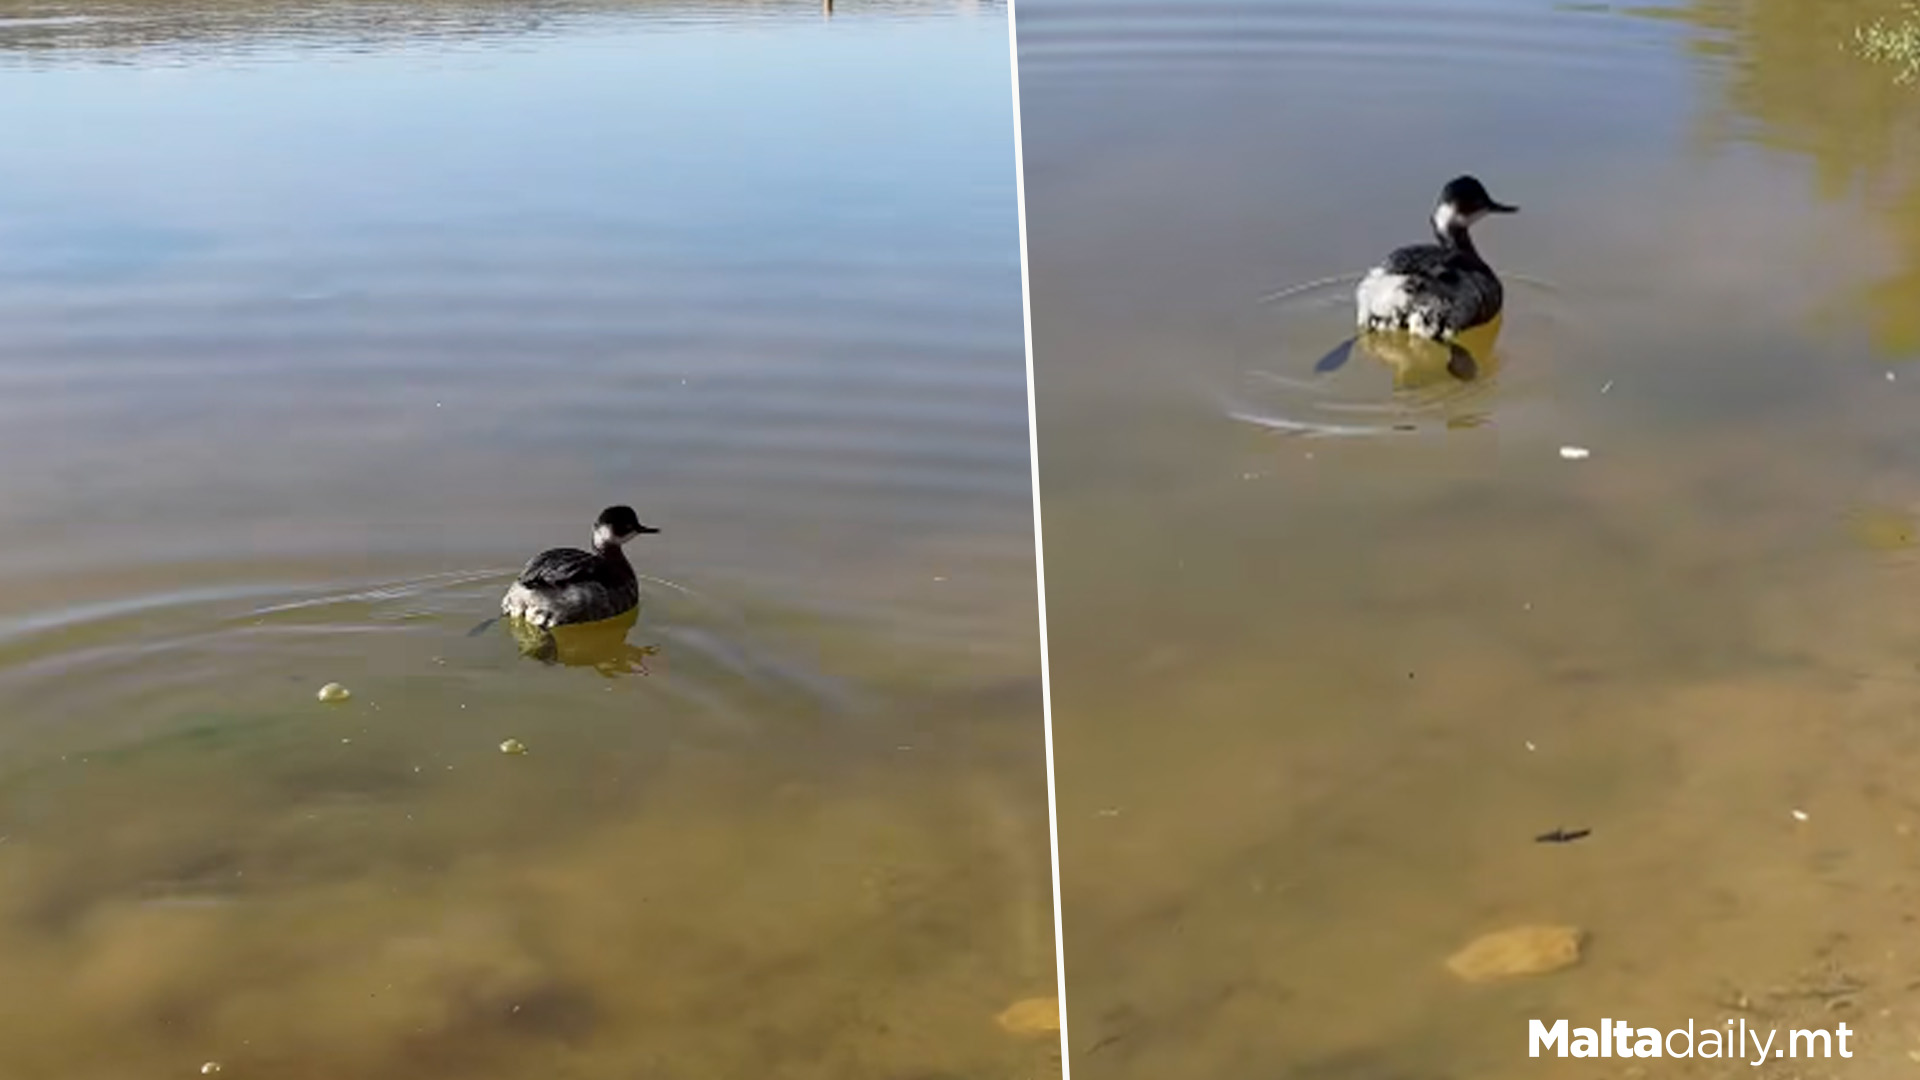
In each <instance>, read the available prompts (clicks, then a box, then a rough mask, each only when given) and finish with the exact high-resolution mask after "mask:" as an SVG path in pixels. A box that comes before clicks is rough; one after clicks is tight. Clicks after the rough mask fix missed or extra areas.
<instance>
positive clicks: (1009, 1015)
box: [994, 997, 1060, 1035]
mask: <svg viewBox="0 0 1920 1080" xmlns="http://www.w3.org/2000/svg"><path fill="white" fill-rule="evenodd" d="M994 1019H995V1020H996V1021H998V1022H999V1024H1000V1027H1001V1029H1002V1030H1004V1031H1006V1032H1008V1033H1009V1034H1013V1035H1047V1034H1050V1033H1053V1032H1057V1031H1059V1030H1060V999H1059V998H1050V997H1037V998H1027V999H1025V1000H1023V1001H1016V1002H1014V1003H1013V1004H1011V1005H1009V1006H1007V1007H1006V1009H1005V1010H1004V1011H1002V1012H1001V1013H1000V1015H999V1016H996V1017H994Z"/></svg>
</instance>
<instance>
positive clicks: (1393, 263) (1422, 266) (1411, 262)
mask: <svg viewBox="0 0 1920 1080" xmlns="http://www.w3.org/2000/svg"><path fill="white" fill-rule="evenodd" d="M1450 254H1452V253H1451V252H1449V251H1448V250H1447V249H1446V248H1443V247H1441V246H1440V245H1438V244H1415V245H1414V246H1412V247H1403V248H1396V249H1394V251H1393V252H1392V253H1391V254H1389V255H1388V256H1387V258H1386V261H1385V262H1383V263H1381V264H1380V267H1381V269H1383V270H1385V271H1386V272H1387V273H1389V274H1423V275H1424V274H1432V273H1436V272H1438V271H1439V270H1440V268H1441V267H1443V266H1445V265H1446V264H1447V256H1448V255H1450Z"/></svg>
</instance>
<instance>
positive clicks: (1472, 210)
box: [1353, 176, 1519, 341]
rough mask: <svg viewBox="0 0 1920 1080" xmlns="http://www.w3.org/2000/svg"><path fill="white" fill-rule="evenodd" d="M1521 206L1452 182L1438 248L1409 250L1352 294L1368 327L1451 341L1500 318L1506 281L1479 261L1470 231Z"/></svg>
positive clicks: (1436, 231) (1439, 208)
mask: <svg viewBox="0 0 1920 1080" xmlns="http://www.w3.org/2000/svg"><path fill="white" fill-rule="evenodd" d="M1518 209H1519V207H1517V206H1508V205H1507V204H1505V203H1501V202H1495V201H1494V199H1493V196H1491V195H1489V194H1487V189H1486V186H1485V185H1484V184H1482V183H1480V181H1478V180H1476V179H1474V178H1473V177H1471V176H1462V177H1458V178H1456V179H1454V180H1451V181H1448V183H1447V186H1446V187H1444V188H1441V189H1440V201H1439V203H1438V204H1437V205H1435V206H1434V209H1433V235H1434V237H1435V239H1437V240H1438V241H1439V242H1438V243H1433V244H1418V245H1415V246H1413V247H1403V248H1401V249H1399V250H1398V251H1395V252H1394V253H1393V254H1391V255H1388V256H1387V259H1386V261H1385V262H1383V263H1381V264H1380V265H1379V266H1376V267H1374V268H1373V269H1372V270H1370V271H1368V272H1367V276H1366V277H1364V278H1362V279H1361V280H1360V286H1359V288H1357V289H1355V290H1354V294H1353V298H1354V306H1355V308H1356V309H1357V316H1358V318H1357V322H1358V324H1359V326H1360V329H1362V330H1404V331H1406V332H1407V333H1410V334H1413V335H1414V336H1416V337H1423V338H1431V339H1432V340H1435V341H1446V340H1448V339H1450V338H1452V337H1454V336H1455V335H1456V334H1458V333H1460V332H1461V331H1462V330H1468V329H1471V328H1473V327H1476V326H1479V325H1481V324H1482V323H1486V322H1491V321H1492V320H1493V318H1494V316H1496V315H1498V314H1500V305H1501V302H1502V300H1503V299H1504V294H1503V291H1502V289H1501V288H1500V278H1499V277H1498V276H1496V275H1495V274H1494V272H1493V267H1491V266H1488V265H1487V260H1485V259H1483V258H1481V257H1480V252H1479V251H1478V250H1476V249H1475V248H1474V246H1473V236H1472V234H1471V233H1470V232H1469V231H1468V230H1469V229H1470V228H1471V227H1472V226H1473V224H1474V222H1477V221H1479V220H1480V219H1481V218H1483V217H1486V216H1487V215H1488V214H1511V213H1513V212H1515V211H1516V210H1518Z"/></svg>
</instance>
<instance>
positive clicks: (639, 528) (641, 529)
mask: <svg viewBox="0 0 1920 1080" xmlns="http://www.w3.org/2000/svg"><path fill="white" fill-rule="evenodd" d="M633 531H634V532H636V533H639V534H640V535H642V536H645V535H647V534H648V533H657V532H659V531H660V530H659V529H656V528H654V527H652V526H651V525H636V526H634V529H633Z"/></svg>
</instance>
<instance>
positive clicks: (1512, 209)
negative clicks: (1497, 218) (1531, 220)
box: [1487, 200, 1520, 214]
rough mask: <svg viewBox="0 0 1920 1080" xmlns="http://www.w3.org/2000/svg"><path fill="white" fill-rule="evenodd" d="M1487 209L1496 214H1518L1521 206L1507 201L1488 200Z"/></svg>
mask: <svg viewBox="0 0 1920 1080" xmlns="http://www.w3.org/2000/svg"><path fill="white" fill-rule="evenodd" d="M1487 209H1489V210H1491V211H1493V212H1494V213H1496V214H1517V213H1519V212H1520V208H1519V207H1517V206H1508V205H1507V204H1506V203H1503V202H1493V201H1491V200H1489V201H1488V202H1487Z"/></svg>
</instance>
